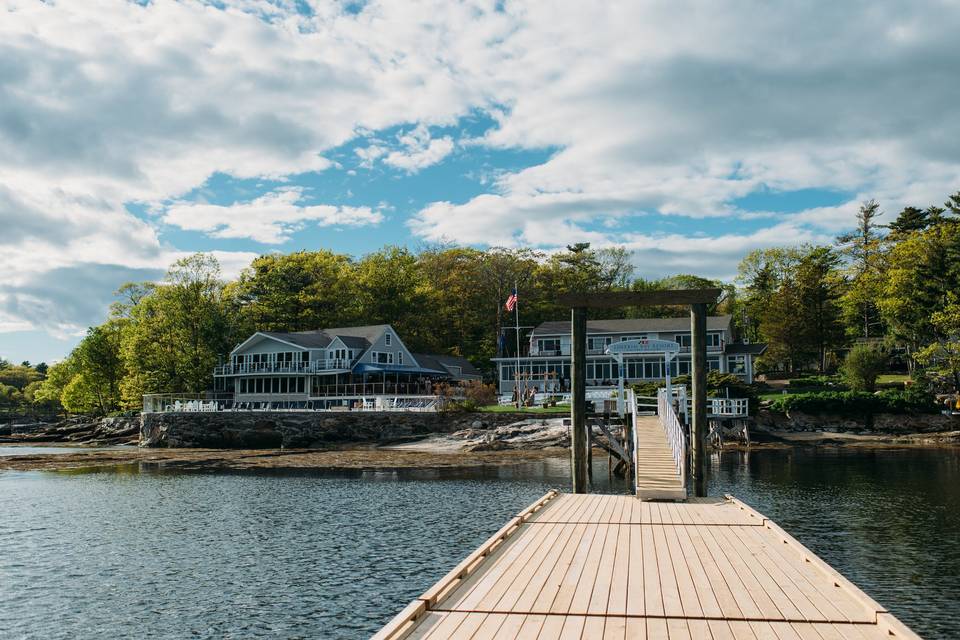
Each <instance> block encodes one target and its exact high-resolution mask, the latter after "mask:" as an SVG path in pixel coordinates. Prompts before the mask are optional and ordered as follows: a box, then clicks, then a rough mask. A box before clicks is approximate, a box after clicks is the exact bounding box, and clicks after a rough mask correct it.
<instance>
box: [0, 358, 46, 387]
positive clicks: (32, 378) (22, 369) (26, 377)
mask: <svg viewBox="0 0 960 640" xmlns="http://www.w3.org/2000/svg"><path fill="white" fill-rule="evenodd" d="M42 377H43V375H41V374H40V372H39V371H37V370H36V369H34V368H33V367H31V366H30V365H29V364H27V365H22V364H15V365H7V367H6V368H4V369H0V384H2V385H7V386H10V387H13V388H14V389H16V390H17V391H23V389H24V387H26V386H27V385H28V384H30V383H31V382H36V381H37V380H40V379H41V378H42Z"/></svg>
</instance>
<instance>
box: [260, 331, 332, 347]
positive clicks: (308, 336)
mask: <svg viewBox="0 0 960 640" xmlns="http://www.w3.org/2000/svg"><path fill="white" fill-rule="evenodd" d="M259 333H261V334H263V335H265V336H269V337H271V338H276V339H277V340H282V341H284V342H289V343H290V344H295V345H297V346H298V347H303V348H305V349H317V348H323V347H325V346H327V345H328V344H330V336H328V335H327V334H325V333H323V332H322V331H297V332H295V333H284V332H281V331H260V332H259Z"/></svg>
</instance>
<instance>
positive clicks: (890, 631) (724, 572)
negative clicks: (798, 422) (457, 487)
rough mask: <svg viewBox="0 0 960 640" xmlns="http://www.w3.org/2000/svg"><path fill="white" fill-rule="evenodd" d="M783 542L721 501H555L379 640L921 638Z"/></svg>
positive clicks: (492, 543) (741, 509) (566, 497)
mask: <svg viewBox="0 0 960 640" xmlns="http://www.w3.org/2000/svg"><path fill="white" fill-rule="evenodd" d="M917 637H918V636H917V635H916V634H914V633H913V632H912V631H910V630H909V629H908V628H907V627H906V626H904V625H903V624H902V623H901V622H900V621H899V620H897V619H896V618H895V617H894V616H892V615H891V614H890V613H889V612H888V611H887V610H886V609H885V608H884V607H882V606H881V605H879V604H877V603H876V602H874V601H873V600H872V599H871V598H870V597H869V596H867V595H866V594H865V593H864V592H863V591H861V590H860V589H859V588H857V587H856V586H855V585H854V584H853V583H851V582H850V581H849V580H847V579H846V578H844V577H843V576H842V575H840V574H839V573H838V572H837V571H836V570H834V569H833V568H832V567H830V566H829V565H828V564H826V563H825V562H824V561H823V560H821V559H820V558H819V557H817V556H816V555H815V554H813V553H812V552H811V551H809V550H808V549H807V548H806V547H804V546H803V545H802V544H800V543H799V542H797V541H796V540H795V539H794V538H793V537H791V536H790V535H789V534H787V533H786V532H785V531H783V529H781V528H780V527H779V526H777V525H776V524H775V523H773V522H771V521H770V519H769V518H766V517H765V516H763V515H762V514H760V513H757V512H756V511H755V510H753V509H752V508H750V507H749V506H747V505H745V504H744V503H742V502H740V501H739V500H736V499H735V498H732V497H730V496H727V497H726V498H720V499H712V498H691V499H689V500H688V501H686V502H682V503H672V502H669V503H668V502H644V501H641V500H639V499H637V498H635V497H632V496H623V495H586V494H577V495H574V494H560V493H557V492H556V491H551V492H550V493H548V494H547V495H545V496H544V497H543V498H541V499H540V500H538V501H537V502H535V503H534V504H532V505H530V507H528V508H527V509H525V510H524V511H523V512H521V513H519V514H518V515H517V516H516V517H514V518H513V519H512V520H510V522H508V523H507V524H506V525H505V526H504V527H503V528H502V529H500V531H498V532H497V533H496V534H494V535H493V536H492V537H491V538H490V539H489V540H487V541H486V542H485V543H484V544H483V545H481V546H480V548H478V549H477V550H476V551H474V552H473V553H472V554H470V556H468V557H467V558H466V559H464V560H463V562H461V563H460V564H459V565H457V567H455V568H454V569H453V570H452V571H451V572H450V573H449V574H447V575H446V576H445V577H444V578H443V579H442V580H440V582H438V583H437V584H436V585H434V586H433V587H432V588H430V589H429V590H428V591H427V592H426V593H424V594H423V595H422V596H420V597H419V598H417V599H416V600H414V601H413V602H412V603H410V605H408V606H407V607H406V608H405V609H404V610H403V611H401V612H400V613H399V614H398V615H397V616H396V617H395V618H394V619H393V620H392V621H391V622H390V623H389V624H388V625H387V626H386V627H384V628H383V629H382V630H381V631H380V632H378V633H377V634H376V635H375V636H374V638H375V640H400V639H401V638H404V639H407V638H409V639H426V638H429V639H430V640H439V639H444V638H459V639H463V640H466V639H471V640H483V639H494V638H496V639H497V640H500V639H504V640H508V639H511V638H513V639H517V640H521V639H523V640H527V639H530V640H532V639H540V640H550V639H559V638H590V639H593V638H596V639H598V640H613V639H616V640H628V639H629V640H632V639H639V640H647V639H649V640H652V639H655V638H656V639H671V640H672V639H676V638H683V639H684V640H699V639H701V638H704V639H709V638H714V639H718V640H719V639H725V638H737V639H739V638H756V639H763V640H768V639H769V640H788V639H790V640H798V639H802V640H806V639H811V640H831V639H840V638H856V639H859V640H866V639H880V638H886V639H888V640H889V639H891V638H917Z"/></svg>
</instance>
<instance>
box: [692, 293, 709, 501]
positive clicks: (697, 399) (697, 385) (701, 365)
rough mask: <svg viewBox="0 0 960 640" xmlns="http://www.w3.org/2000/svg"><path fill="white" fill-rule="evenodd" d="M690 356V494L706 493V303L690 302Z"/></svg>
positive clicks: (699, 494)
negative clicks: (691, 485) (691, 489)
mask: <svg viewBox="0 0 960 640" xmlns="http://www.w3.org/2000/svg"><path fill="white" fill-rule="evenodd" d="M690 358H691V364H692V367H691V369H692V375H691V387H692V388H691V395H692V396H693V411H692V416H691V417H692V419H691V421H690V444H691V447H690V455H691V465H690V466H691V468H692V470H693V495H695V496H697V497H702V496H705V495H707V476H706V473H707V461H706V451H707V447H706V439H707V437H708V434H709V433H710V431H709V426H708V425H707V305H706V304H704V303H702V302H698V303H694V304H691V305H690Z"/></svg>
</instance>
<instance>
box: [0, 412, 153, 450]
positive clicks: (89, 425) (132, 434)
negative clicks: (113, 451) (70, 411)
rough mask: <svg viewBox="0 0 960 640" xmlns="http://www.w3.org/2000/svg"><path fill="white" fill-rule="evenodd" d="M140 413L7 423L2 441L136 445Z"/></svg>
mask: <svg viewBox="0 0 960 640" xmlns="http://www.w3.org/2000/svg"><path fill="white" fill-rule="evenodd" d="M139 442H140V416H132V417H116V418H91V417H87V416H77V417H73V418H67V419H66V420H62V421H60V422H54V423H31V424H17V425H6V426H5V427H4V428H2V429H0V444H63V445H89V446H98V447H104V446H116V445H126V444H130V445H136V444H138V443H139Z"/></svg>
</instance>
